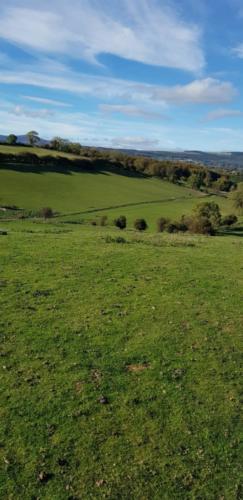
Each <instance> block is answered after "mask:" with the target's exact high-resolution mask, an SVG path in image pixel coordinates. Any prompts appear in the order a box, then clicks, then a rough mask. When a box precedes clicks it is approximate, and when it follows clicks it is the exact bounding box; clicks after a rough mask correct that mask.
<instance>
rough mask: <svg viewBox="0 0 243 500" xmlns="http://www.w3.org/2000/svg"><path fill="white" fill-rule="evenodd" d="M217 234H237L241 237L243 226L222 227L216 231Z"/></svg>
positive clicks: (242, 235) (242, 236)
mask: <svg viewBox="0 0 243 500" xmlns="http://www.w3.org/2000/svg"><path fill="white" fill-rule="evenodd" d="M217 235H218V236H239V237H240V238H243V226H241V227H232V228H229V229H222V230H221V231H218V232H217Z"/></svg>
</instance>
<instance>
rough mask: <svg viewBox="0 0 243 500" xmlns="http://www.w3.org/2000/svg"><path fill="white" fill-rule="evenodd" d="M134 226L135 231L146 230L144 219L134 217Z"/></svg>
mask: <svg viewBox="0 0 243 500" xmlns="http://www.w3.org/2000/svg"><path fill="white" fill-rule="evenodd" d="M134 227H135V229H137V231H146V229H147V227H148V225H147V222H146V220H145V219H136V220H135V222H134Z"/></svg>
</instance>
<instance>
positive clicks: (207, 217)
mask: <svg viewBox="0 0 243 500" xmlns="http://www.w3.org/2000/svg"><path fill="white" fill-rule="evenodd" d="M237 220H238V219H237V216H236V215H235V214H229V215H226V216H224V217H223V216H222V214H221V212H220V208H219V205H218V204H217V203H215V202H206V203H199V204H198V205H197V206H196V207H195V208H194V210H193V213H192V215H188V216H186V215H183V216H182V217H181V218H180V220H179V221H171V220H170V219H169V218H167V217H160V218H159V219H158V220H157V231H158V232H159V233H162V232H165V231H166V232H168V233H178V232H183V233H185V232H187V231H188V232H190V233H195V234H207V235H215V234H216V232H217V231H218V230H219V229H220V228H221V227H229V226H232V225H233V224H236V222H237ZM93 224H94V225H97V222H96V221H93ZM106 224H107V216H102V217H101V218H100V225H101V226H105V225H106ZM114 225H115V226H116V227H117V228H119V229H120V230H123V229H125V228H126V227H127V219H126V217H125V215H120V217H118V218H116V219H115V220H114ZM134 228H135V229H136V230H138V231H145V230H146V229H147V228H148V224H147V222H146V220H145V219H136V220H135V222H134Z"/></svg>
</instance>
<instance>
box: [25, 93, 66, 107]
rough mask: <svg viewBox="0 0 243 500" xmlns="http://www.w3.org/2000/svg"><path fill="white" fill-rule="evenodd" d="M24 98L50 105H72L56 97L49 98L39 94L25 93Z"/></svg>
mask: <svg viewBox="0 0 243 500" xmlns="http://www.w3.org/2000/svg"><path fill="white" fill-rule="evenodd" d="M22 97H23V99H27V100H28V101H33V102H37V103H40V104H47V105H48V106H58V107H63V108H66V107H70V106H71V105H70V104H67V103H66V102H62V101H56V100H55V99H48V98H46V97H38V96H30V95H23V96H22Z"/></svg>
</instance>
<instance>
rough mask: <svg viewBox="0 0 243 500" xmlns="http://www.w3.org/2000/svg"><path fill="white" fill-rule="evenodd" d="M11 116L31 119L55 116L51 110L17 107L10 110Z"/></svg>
mask: <svg viewBox="0 0 243 500" xmlns="http://www.w3.org/2000/svg"><path fill="white" fill-rule="evenodd" d="M9 113H10V114H13V115H17V116H27V117H31V118H47V117H49V116H54V112H53V111H50V110H49V109H28V108H24V107H23V106H20V105H17V106H15V107H14V108H12V109H10V110H9Z"/></svg>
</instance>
